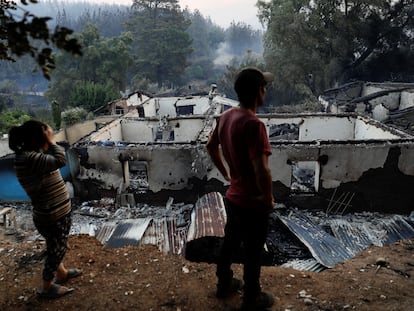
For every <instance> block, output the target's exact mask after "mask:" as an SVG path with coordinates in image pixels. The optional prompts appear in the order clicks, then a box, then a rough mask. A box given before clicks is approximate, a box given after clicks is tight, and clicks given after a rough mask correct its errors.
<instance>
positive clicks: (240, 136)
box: [207, 67, 274, 310]
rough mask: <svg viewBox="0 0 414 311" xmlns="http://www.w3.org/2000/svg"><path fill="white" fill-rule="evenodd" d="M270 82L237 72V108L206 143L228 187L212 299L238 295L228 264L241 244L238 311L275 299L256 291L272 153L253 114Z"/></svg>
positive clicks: (251, 71)
mask: <svg viewBox="0 0 414 311" xmlns="http://www.w3.org/2000/svg"><path fill="white" fill-rule="evenodd" d="M272 80H273V75H272V74H271V73H269V72H262V71H260V70H259V69H257V68H254V67H248V68H244V69H243V70H241V71H240V72H239V74H238V75H237V77H236V80H235V83H234V89H235V91H236V93H237V96H238V98H239V102H240V107H237V108H232V109H230V110H227V111H226V112H224V113H223V114H222V115H221V116H220V119H219V120H218V121H217V125H216V127H215V129H214V131H213V133H212V135H211V136H210V138H209V141H208V143H207V150H208V153H209V154H210V157H211V159H212V161H213V163H214V164H215V165H216V167H217V168H218V170H219V171H220V173H221V174H222V175H223V177H224V178H225V179H226V180H227V181H230V187H229V188H228V190H227V192H226V195H225V205H226V213H227V223H226V227H225V237H224V242H223V246H222V249H221V252H220V256H219V259H218V262H217V271H216V275H217V277H218V284H217V292H216V296H217V297H218V298H224V297H227V296H228V295H230V294H231V293H234V292H235V291H237V290H238V289H241V287H242V281H241V280H238V279H236V278H234V277H233V271H232V270H231V264H232V255H233V254H234V252H235V251H236V250H237V249H238V248H239V247H240V245H241V243H243V245H244V248H245V262H244V272H243V280H244V287H243V289H244V295H243V303H242V310H257V309H265V308H269V307H271V306H272V305H273V303H274V298H273V296H272V295H271V294H269V293H266V292H263V291H261V286H260V270H261V257H262V253H263V246H264V243H265V241H266V236H267V232H268V221H269V213H270V211H271V210H272V208H273V205H274V201H273V194H272V176H271V172H270V168H269V164H268V157H269V155H270V154H271V149H270V145H269V140H268V136H267V132H266V128H265V125H264V124H263V122H261V121H260V120H259V119H258V118H257V116H256V110H257V108H258V107H260V106H262V105H263V103H264V98H265V93H266V88H265V87H266V84H267V83H268V82H270V81H272ZM219 146H221V150H222V154H223V156H224V160H225V162H226V163H227V165H228V168H229V171H227V169H226V166H225V165H224V161H223V159H222V157H221V153H220V148H219Z"/></svg>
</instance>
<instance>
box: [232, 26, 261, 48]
mask: <svg viewBox="0 0 414 311" xmlns="http://www.w3.org/2000/svg"><path fill="white" fill-rule="evenodd" d="M262 37H263V36H262V32H261V31H260V30H254V29H253V28H252V27H251V26H249V25H247V24H245V23H242V22H238V23H235V22H232V23H231V24H230V27H229V28H228V29H227V30H226V42H227V43H228V45H229V52H230V53H232V54H235V55H243V54H244V53H246V52H248V51H257V52H260V53H261V52H262V51H263V42H262Z"/></svg>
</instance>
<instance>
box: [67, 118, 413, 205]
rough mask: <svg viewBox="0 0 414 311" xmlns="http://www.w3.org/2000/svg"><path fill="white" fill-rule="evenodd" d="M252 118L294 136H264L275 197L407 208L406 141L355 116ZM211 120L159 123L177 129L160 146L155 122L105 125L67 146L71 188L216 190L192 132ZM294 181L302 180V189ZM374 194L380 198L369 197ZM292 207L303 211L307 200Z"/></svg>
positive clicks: (409, 155) (409, 142)
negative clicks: (74, 157)
mask: <svg viewBox="0 0 414 311" xmlns="http://www.w3.org/2000/svg"><path fill="white" fill-rule="evenodd" d="M259 117H260V118H261V119H262V120H263V122H264V123H265V124H266V127H267V129H268V131H269V133H270V132H271V131H273V133H277V131H275V127H278V126H286V125H287V126H288V127H289V128H294V130H295V133H296V134H295V135H296V136H295V137H296V138H295V139H291V140H285V139H279V138H280V137H277V136H272V137H271V139H270V140H271V147H272V155H271V157H270V159H269V161H270V167H271V170H272V176H273V182H274V186H275V187H274V188H275V196H276V198H277V199H280V200H290V199H292V198H293V197H294V196H297V195H301V194H303V193H306V194H312V195H315V196H316V197H318V198H320V201H319V202H318V207H319V208H324V206H325V207H326V205H327V204H328V203H329V201H333V200H335V198H334V196H333V194H334V192H335V195H337V192H338V193H341V192H343V193H344V192H346V193H351V195H350V197H352V199H351V200H349V202H348V201H347V205H348V206H347V208H349V209H351V208H356V209H359V208H360V209H362V210H364V209H365V210H366V209H373V210H376V209H377V208H384V206H385V204H389V206H392V202H399V206H398V209H400V210H407V208H408V207H407V206H408V202H410V200H411V201H412V199H413V195H414V194H413V195H412V194H411V193H412V191H406V192H404V191H401V189H408V188H407V187H414V164H413V163H412V161H411V159H413V158H414V139H413V137H412V136H410V135H408V134H406V133H404V132H401V131H398V130H395V129H391V128H387V127H386V126H384V125H383V124H380V123H379V122H377V121H374V120H372V119H367V118H364V117H362V116H359V115H350V114H346V115H345V114H341V115H335V116H333V115H325V114H313V115H283V116H281V115H260V116H259ZM214 120H215V119H214V118H213V119H211V118H209V117H201V116H200V117H194V116H192V117H186V118H169V119H168V120H167V125H168V126H170V127H171V128H174V129H176V130H177V132H176V133H175V134H176V137H175V138H176V141H160V142H158V141H156V142H154V141H153V140H150V139H148V138H151V137H153V128H154V127H156V126H158V125H159V122H160V121H161V120H158V119H153V120H152V119H150V118H149V119H145V120H141V119H132V118H131V119H127V118H123V119H122V120H121V119H120V120H119V121H116V122H112V123H111V125H110V126H107V127H105V128H104V129H102V130H100V131H98V132H97V133H94V134H93V135H91V136H90V137H92V138H93V139H94V140H95V142H92V143H90V142H89V141H90V140H88V143H81V144H78V145H77V146H76V147H75V148H74V149H75V150H76V152H77V153H78V155H79V159H80V170H79V174H78V177H77V178H76V179H77V180H78V182H79V185H78V186H77V188H78V189H80V191H83V192H85V191H86V192H88V191H89V192H91V193H84V195H86V196H87V195H93V194H96V191H95V189H93V190H90V188H88V187H84V186H82V184H85V183H87V184H90V183H93V184H95V185H96V187H97V188H98V189H103V190H112V191H114V192H118V193H119V192H120V191H129V192H133V193H144V192H145V193H153V194H155V195H157V194H159V193H162V192H168V191H193V192H197V193H193V194H192V195H194V196H196V195H202V194H204V193H205V192H204V191H206V190H207V189H209V190H213V191H217V190H221V191H224V190H225V189H226V187H227V186H228V183H227V182H225V181H224V179H223V178H222V176H221V175H220V173H219V172H218V170H217V169H216V168H215V167H214V165H213V164H212V162H211V160H210V158H209V156H208V154H207V151H206V148H205V143H206V142H207V136H206V135H200V133H201V132H203V133H204V132H206V131H207V129H206V127H208V129H209V131H211V129H212V128H213V127H214V123H215V121H214ZM207 121H208V122H207ZM200 137H202V139H200ZM142 140H146V142H140V141H142ZM391 155H392V156H391ZM304 172H305V174H304ZM301 176H302V177H303V176H305V178H304V179H303V180H304V182H303V184H301V183H302V180H301V178H302V177H301ZM388 181H390V182H391V183H392V184H391V185H390V184H389V182H388ZM218 185H219V186H218ZM220 185H221V186H220ZM210 186H211V187H210ZM210 188H211V189H210ZM213 188H214V189H213ZM219 188H220V189H219ZM379 191H380V194H381V195H380V197H381V200H378V199H377V198H376V197H375V195H374V194H378V192H379ZM404 203H406V205H404ZM299 205H300V206H301V207H303V208H309V207H310V206H309V201H307V202H306V203H305V204H299ZM393 212H395V210H393Z"/></svg>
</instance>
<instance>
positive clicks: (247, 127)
mask: <svg viewBox="0 0 414 311" xmlns="http://www.w3.org/2000/svg"><path fill="white" fill-rule="evenodd" d="M215 134H216V135H217V136H216V139H218V140H219V143H220V144H221V148H222V151H223V155H224V158H225V160H226V162H227V164H228V165H229V168H230V176H231V181H230V187H229V189H228V190H227V192H226V198H227V199H228V200H230V201H231V202H233V203H234V204H236V205H238V206H241V207H254V206H253V204H254V203H253V201H252V198H253V197H256V196H258V195H259V190H258V188H257V185H256V176H255V174H254V168H253V164H252V160H253V159H254V158H255V157H257V156H261V155H263V154H266V155H270V154H271V153H272V152H271V149H270V144H269V139H268V137H267V133H266V128H265V125H264V124H263V122H262V121H260V120H259V118H257V116H256V115H255V114H254V113H253V112H252V111H249V110H245V109H241V108H232V109H230V110H227V111H226V112H224V113H223V114H222V115H221V117H220V120H219V125H218V129H216V133H215Z"/></svg>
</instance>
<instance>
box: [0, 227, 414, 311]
mask: <svg viewBox="0 0 414 311" xmlns="http://www.w3.org/2000/svg"><path fill="white" fill-rule="evenodd" d="M43 249H44V244H43V243H42V242H39V241H36V242H21V243H12V242H4V241H3V242H0V284H1V286H0V310H3V311H8V310H13V311H15V310H64V311H70V310H77V311H78V310H175V311H179V310H189V311H190V310H191V311H195V310H197V311H207V310H234V309H236V308H237V307H238V306H239V305H240V302H241V295H240V294H236V295H234V296H233V297H231V298H228V299H225V300H218V299H217V298H216V297H215V284H216V278H215V265H214V264H207V263H195V262H190V261H187V260H186V259H185V258H183V257H182V256H178V255H166V254H163V253H161V252H159V251H158V249H157V248H156V247H155V246H154V247H153V246H148V245H146V246H135V247H124V248H118V249H115V248H107V247H104V246H102V244H101V243H100V242H99V241H97V240H96V239H95V238H93V237H90V236H87V235H74V236H71V237H70V250H69V251H68V253H67V255H66V258H65V264H66V266H67V267H79V268H82V269H83V270H84V273H83V275H82V276H80V277H78V278H76V279H72V280H70V282H69V284H68V286H70V287H73V288H75V291H74V292H73V293H71V294H70V295H68V296H65V297H63V298H60V299H58V300H52V301H49V300H41V299H38V298H37V297H36V295H35V290H36V288H37V287H38V286H39V284H40V276H41V270H42V265H43V258H42V252H43ZM380 257H382V258H384V259H385V261H386V265H385V266H384V267H381V268H379V269H378V267H377V265H376V261H377V259H378V258H380ZM241 269H242V266H241V265H238V264H237V265H234V270H235V273H236V276H238V277H241V273H242V270H241ZM413 276H414V240H404V241H400V242H397V243H394V244H392V245H387V246H384V247H371V248H369V249H367V250H365V251H363V252H361V253H360V254H358V255H357V256H356V257H354V258H353V259H352V260H349V261H347V262H344V263H341V264H338V265H336V266H335V267H334V268H332V269H329V270H325V271H323V272H319V273H318V272H303V271H298V270H293V269H290V268H282V267H277V266H275V267H263V270H262V285H263V288H264V289H265V290H267V291H270V292H272V293H273V294H274V295H275V296H276V304H275V306H274V307H273V309H272V310H292V311H293V310H377V311H378V310H379V311H380V310H384V311H385V310H387V311H390V310H399V311H401V310H413V306H414V292H413V291H414V290H413V289H414V278H413Z"/></svg>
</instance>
